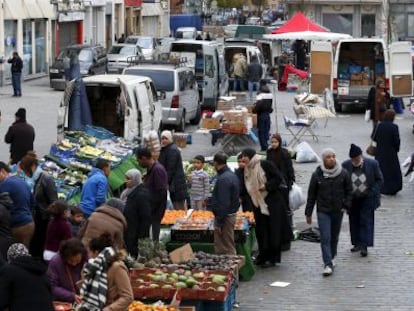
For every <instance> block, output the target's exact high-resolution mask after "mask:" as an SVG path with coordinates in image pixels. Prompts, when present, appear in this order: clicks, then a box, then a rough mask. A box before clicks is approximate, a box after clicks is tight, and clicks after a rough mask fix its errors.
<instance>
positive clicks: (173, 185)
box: [158, 131, 187, 210]
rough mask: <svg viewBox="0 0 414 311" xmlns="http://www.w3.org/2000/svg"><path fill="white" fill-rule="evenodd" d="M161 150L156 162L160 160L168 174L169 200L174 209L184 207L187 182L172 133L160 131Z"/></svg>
mask: <svg viewBox="0 0 414 311" xmlns="http://www.w3.org/2000/svg"><path fill="white" fill-rule="evenodd" d="M161 145H162V147H161V152H160V157H159V159H158V162H160V163H161V164H162V165H163V166H164V168H165V170H166V171H167V175H168V187H169V188H168V190H169V192H170V198H171V202H172V204H173V206H174V209H176V210H183V209H185V199H186V198H187V183H186V181H185V175H184V168H183V160H182V158H181V152H180V150H178V148H177V145H176V144H174V142H173V138H172V133H171V132H170V131H163V132H162V133H161Z"/></svg>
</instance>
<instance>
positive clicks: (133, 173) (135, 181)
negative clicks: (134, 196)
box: [119, 169, 142, 203]
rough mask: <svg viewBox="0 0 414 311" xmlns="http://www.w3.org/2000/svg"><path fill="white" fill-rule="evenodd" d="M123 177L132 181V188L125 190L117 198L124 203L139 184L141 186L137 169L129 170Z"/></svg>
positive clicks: (139, 173)
mask: <svg viewBox="0 0 414 311" xmlns="http://www.w3.org/2000/svg"><path fill="white" fill-rule="evenodd" d="M125 176H126V177H128V178H129V179H130V180H131V181H132V187H131V188H126V189H125V190H124V191H122V193H121V196H120V197H119V198H120V199H121V200H122V201H124V203H125V202H126V201H127V198H128V195H129V194H130V193H131V192H132V191H134V190H135V188H136V187H138V186H139V185H140V184H142V178H141V172H140V171H139V170H137V169H130V170H129V171H127V172H126V173H125Z"/></svg>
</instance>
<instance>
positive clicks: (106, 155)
mask: <svg viewBox="0 0 414 311" xmlns="http://www.w3.org/2000/svg"><path fill="white" fill-rule="evenodd" d="M99 157H100V158H102V159H105V160H108V161H111V162H119V161H121V159H120V158H118V157H115V156H114V155H112V154H111V153H110V152H108V151H105V152H104V153H102V154H101V155H100V156H99Z"/></svg>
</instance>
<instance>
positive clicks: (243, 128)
mask: <svg viewBox="0 0 414 311" xmlns="http://www.w3.org/2000/svg"><path fill="white" fill-rule="evenodd" d="M222 132H223V133H225V134H248V133H249V129H248V127H247V122H223V127H222Z"/></svg>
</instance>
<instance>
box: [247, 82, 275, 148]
mask: <svg viewBox="0 0 414 311" xmlns="http://www.w3.org/2000/svg"><path fill="white" fill-rule="evenodd" d="M272 105H273V94H272V93H271V92H270V90H269V87H268V86H267V84H266V80H260V86H259V95H257V97H256V103H255V104H254V107H253V111H252V112H253V113H256V114H257V129H258V134H259V141H260V148H261V151H266V150H267V148H268V146H269V133H270V114H271V113H272V112H273V108H272Z"/></svg>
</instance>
